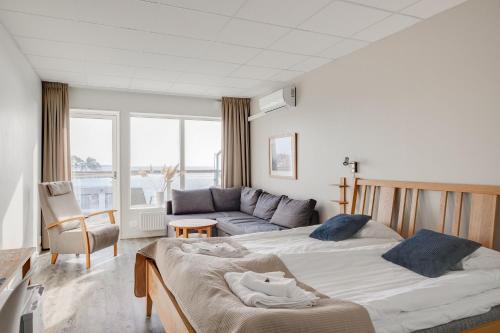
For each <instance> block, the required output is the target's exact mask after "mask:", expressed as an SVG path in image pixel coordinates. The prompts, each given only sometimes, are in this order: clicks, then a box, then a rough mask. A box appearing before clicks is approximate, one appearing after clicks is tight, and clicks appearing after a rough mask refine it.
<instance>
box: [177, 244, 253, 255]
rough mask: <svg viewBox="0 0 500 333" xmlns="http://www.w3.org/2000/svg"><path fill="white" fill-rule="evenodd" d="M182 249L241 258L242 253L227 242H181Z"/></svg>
mask: <svg viewBox="0 0 500 333" xmlns="http://www.w3.org/2000/svg"><path fill="white" fill-rule="evenodd" d="M182 250H183V251H184V252H188V253H197V254H204V255H209V256H215V257H222V258H241V257H243V253H242V252H241V251H240V250H238V249H236V248H235V247H234V246H232V245H230V244H228V243H207V242H197V243H191V244H182Z"/></svg>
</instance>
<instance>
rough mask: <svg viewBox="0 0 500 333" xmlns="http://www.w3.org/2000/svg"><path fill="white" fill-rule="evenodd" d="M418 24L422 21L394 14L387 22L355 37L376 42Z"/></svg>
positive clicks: (375, 25)
mask: <svg viewBox="0 0 500 333" xmlns="http://www.w3.org/2000/svg"><path fill="white" fill-rule="evenodd" d="M418 22H420V20H419V19H417V18H414V17H410V16H406V15H399V14H394V15H391V16H389V17H388V18H386V19H385V20H383V21H381V22H379V23H376V24H374V25H372V26H370V27H368V28H366V29H365V30H363V31H361V32H359V33H357V34H356V35H354V37H356V38H358V39H362V40H366V41H369V42H374V41H377V40H379V39H382V38H385V37H387V36H389V35H392V34H394V33H396V32H398V31H401V30H404V29H406V28H408V27H410V26H412V25H414V24H416V23H418Z"/></svg>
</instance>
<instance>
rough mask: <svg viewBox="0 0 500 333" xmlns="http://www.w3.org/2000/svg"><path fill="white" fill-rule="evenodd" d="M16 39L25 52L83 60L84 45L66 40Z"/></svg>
mask: <svg viewBox="0 0 500 333" xmlns="http://www.w3.org/2000/svg"><path fill="white" fill-rule="evenodd" d="M16 41H17V43H18V45H19V47H20V48H21V50H22V51H23V52H24V53H25V54H30V55H39V56H46V57H58V58H66V59H74V60H84V59H85V50H86V46H84V45H80V44H72V43H67V42H53V41H48V40H43V39H35V38H26V37H17V38H16Z"/></svg>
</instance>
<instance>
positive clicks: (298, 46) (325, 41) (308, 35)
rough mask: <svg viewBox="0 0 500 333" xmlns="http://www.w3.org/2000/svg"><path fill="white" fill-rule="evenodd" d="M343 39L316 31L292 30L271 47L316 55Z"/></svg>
mask: <svg viewBox="0 0 500 333" xmlns="http://www.w3.org/2000/svg"><path fill="white" fill-rule="evenodd" d="M341 40H342V38H340V37H335V36H331V35H325V34H319V33H315V32H308V31H301V30H292V31H291V32H289V33H288V34H286V35H285V36H283V37H282V38H280V39H279V40H278V41H276V42H275V43H274V44H273V45H272V46H271V49H273V50H277V51H283V52H290V53H299V54H308V55H314V54H318V53H319V52H321V51H323V50H325V49H327V48H328V47H330V46H332V45H333V44H335V43H338V42H340V41H341Z"/></svg>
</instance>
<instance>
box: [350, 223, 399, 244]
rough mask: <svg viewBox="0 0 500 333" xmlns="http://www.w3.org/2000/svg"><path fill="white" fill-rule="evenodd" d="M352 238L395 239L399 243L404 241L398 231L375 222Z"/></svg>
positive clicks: (366, 225)
mask: <svg viewBox="0 0 500 333" xmlns="http://www.w3.org/2000/svg"><path fill="white" fill-rule="evenodd" d="M352 238H382V239H394V240H397V241H401V240H403V237H401V235H400V234H398V233H397V232H396V231H394V230H392V229H391V228H389V227H388V226H386V225H385V224H383V223H380V222H377V221H375V220H370V221H368V222H367V223H366V224H365V225H364V227H363V228H361V229H360V230H359V231H358V232H357V233H355V234H354V236H352Z"/></svg>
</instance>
